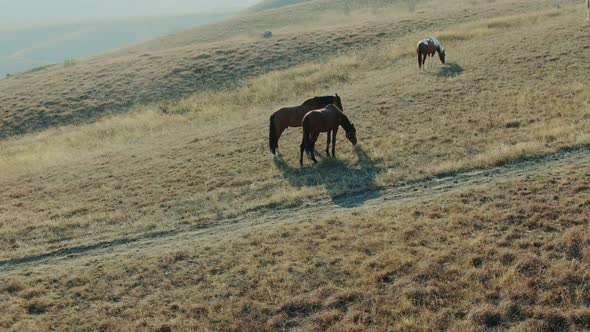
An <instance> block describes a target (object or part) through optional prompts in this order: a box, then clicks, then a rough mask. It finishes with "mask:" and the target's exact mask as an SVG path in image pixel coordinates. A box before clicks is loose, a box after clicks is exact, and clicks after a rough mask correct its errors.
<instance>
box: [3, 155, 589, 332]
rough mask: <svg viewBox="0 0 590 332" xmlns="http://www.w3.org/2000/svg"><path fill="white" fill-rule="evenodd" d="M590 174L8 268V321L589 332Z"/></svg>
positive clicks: (113, 326) (133, 326) (534, 177)
mask: <svg viewBox="0 0 590 332" xmlns="http://www.w3.org/2000/svg"><path fill="white" fill-rule="evenodd" d="M587 167H588V164H587V163H585V164H583V165H566V166H562V167H560V168H556V169H542V170H541V171H539V172H535V173H530V174H528V175H527V176H520V177H517V178H505V179H502V180H499V183H497V184H495V185H487V186H483V187H475V188H470V189H463V190H459V191H457V192H453V193H449V194H445V195H442V196H434V197H430V198H424V199H418V200H414V201H412V202H406V203H386V204H385V205H382V206H377V207H375V206H373V207H370V208H357V209H353V210H345V211H334V212H330V213H327V214H322V215H308V216H304V217H298V216H296V215H294V216H293V217H292V218H290V219H288V220H280V221H276V222H272V223H266V224H264V225H261V226H252V227H244V228H240V229H238V230H236V231H233V232H225V233H224V232H221V233H218V234H213V235H210V236H206V237H201V238H196V239H192V238H172V239H168V240H165V241H159V242H155V243H151V244H150V243H148V244H147V245H144V246H138V247H135V248H134V247H133V246H132V247H129V248H120V249H115V250H114V251H113V252H102V253H97V254H96V255H89V256H84V257H79V258H73V259H71V260H68V259H66V260H61V261H56V262H53V263H52V264H50V265H42V266H39V267H29V268H22V269H19V270H17V271H13V272H4V273H3V274H2V275H1V276H0V285H1V286H0V300H1V301H0V311H1V312H2V313H3V315H1V316H0V328H1V329H7V330H10V329H14V330H45V329H49V327H51V329H58V330H62V331H68V330H76V331H95V330H103V331H119V330H121V331H123V330H152V331H153V330H161V331H164V330H170V329H172V330H174V331H189V330H198V331H201V330H202V331H219V330H224V331H245V330H248V331H266V330H269V331H270V330H296V331H317V330H329V331H364V330H391V331H416V330H450V331H485V330H494V329H498V330H504V329H514V330H517V331H537V330H548V331H567V330H569V331H582V330H587V329H589V328H590V309H589V308H588V305H589V303H590V273H589V271H590V224H589V220H590V214H589V211H590V187H589V186H588V183H589V182H588V168H587ZM99 254H100V255H99Z"/></svg>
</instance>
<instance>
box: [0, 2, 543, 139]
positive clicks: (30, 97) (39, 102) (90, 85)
mask: <svg viewBox="0 0 590 332" xmlns="http://www.w3.org/2000/svg"><path fill="white" fill-rule="evenodd" d="M377 2H379V1H377ZM345 3H346V1H340V0H330V1H312V2H306V3H303V4H300V5H296V6H295V7H296V8H295V9H292V8H291V7H287V8H285V9H277V10H273V11H271V12H268V13H266V12H262V13H257V14H251V15H244V16H242V17H239V18H236V19H235V20H232V21H228V22H223V23H220V24H216V25H212V26H209V27H206V28H198V29H196V30H191V31H188V32H184V33H178V34H175V35H172V36H167V37H165V38H162V39H158V40H155V41H152V42H147V43H145V44H142V45H137V46H133V47H130V48H126V49H122V50H119V51H115V52H111V53H108V54H105V55H101V56H97V57H92V58H88V59H77V60H76V66H69V67H64V66H62V65H53V66H46V67H43V68H41V69H40V70H37V71H35V72H30V73H26V74H21V75H15V76H12V77H10V78H9V79H6V80H1V81H0V91H2V94H0V137H2V138H4V137H8V136H13V135H18V134H23V133H29V132H32V131H38V130H41V129H46V128H48V127H53V126H59V125H64V124H70V123H80V122H93V121H94V120H96V119H98V118H101V117H104V116H108V115H109V114H111V113H121V112H126V111H128V110H129V108H130V107H131V106H133V105H137V104H140V105H143V104H146V103H151V102H160V101H162V100H175V99H177V98H179V97H182V96H187V95H190V94H193V93H194V92H196V91H209V90H211V89H223V88H224V87H228V86H229V87H236V86H237V85H239V83H240V82H242V81H243V80H245V79H248V78H252V77H256V76H258V75H261V74H263V73H267V72H270V71H273V70H279V69H285V68H289V67H292V66H294V65H298V64H302V63H307V62H310V61H318V60H325V59H328V58H330V57H333V56H336V55H338V54H340V53H342V52H347V51H351V50H358V49H365V48H367V47H373V46H375V45H379V44H382V43H393V44H400V43H407V41H405V40H404V37H408V36H409V35H413V34H414V33H420V36H421V37H420V38H422V37H423V36H422V34H424V33H432V30H440V29H444V28H445V27H449V26H456V25H458V24H461V23H465V22H470V21H474V20H479V19H488V18H492V17H497V16H502V15H519V14H522V13H524V12H528V11H534V10H540V9H541V8H544V5H543V4H542V3H541V2H539V1H532V2H522V3H519V5H518V6H515V5H514V3H512V1H509V0H503V1H498V2H496V3H494V4H488V3H483V4H481V6H480V7H479V8H480V10H479V11H473V13H470V14H469V15H466V14H465V11H464V8H463V3H462V2H461V1H456V2H446V3H442V2H433V4H432V5H429V6H424V8H423V10H422V12H421V13H420V15H421V16H420V17H416V16H414V15H413V14H411V13H409V12H408V11H407V10H405V9H399V10H397V9H396V10H383V11H382V12H381V13H380V14H378V13H367V12H366V10H365V11H363V9H362V6H361V7H358V6H357V7H355V8H353V9H354V10H353V11H352V12H351V13H349V15H350V17H346V19H345V20H343V19H342V17H343V16H342V12H341V9H340V8H341V7H342V6H344V4H345ZM395 3H397V2H395ZM371 5H372V3H371V2H367V4H366V5H365V7H366V8H371ZM393 8H397V7H395V6H394V7H393ZM423 16H427V17H429V18H431V22H430V23H423V21H422V20H421V17H423ZM302 26H307V28H303V29H302V28H301V27H302ZM228 27H232V28H231V29H230V28H228ZM275 28H276V29H275ZM281 28H282V29H283V30H281ZM269 29H270V30H273V31H274V32H275V33H274V37H273V38H272V39H264V38H260V37H258V36H259V34H260V33H262V32H263V31H265V30H269ZM219 33H221V34H219ZM412 43H415V41H413V40H412Z"/></svg>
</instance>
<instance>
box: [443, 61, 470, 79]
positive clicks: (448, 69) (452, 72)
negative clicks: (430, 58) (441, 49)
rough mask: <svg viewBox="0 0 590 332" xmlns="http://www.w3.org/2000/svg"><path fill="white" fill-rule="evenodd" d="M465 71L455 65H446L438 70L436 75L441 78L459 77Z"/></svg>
mask: <svg viewBox="0 0 590 332" xmlns="http://www.w3.org/2000/svg"><path fill="white" fill-rule="evenodd" d="M464 71H465V69H463V67H461V65H459V64H457V63H447V64H446V65H444V66H442V67H440V68H439V69H438V72H437V75H438V76H441V77H455V76H459V75H461V74H462V73H463V72H464Z"/></svg>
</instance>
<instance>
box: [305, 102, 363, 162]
mask: <svg viewBox="0 0 590 332" xmlns="http://www.w3.org/2000/svg"><path fill="white" fill-rule="evenodd" d="M339 126H342V128H344V130H346V138H348V140H349V141H350V143H352V145H355V144H356V129H355V128H354V125H353V124H352V123H350V121H349V120H348V118H347V117H346V115H344V113H343V112H342V111H341V110H340V109H339V108H338V106H336V105H328V106H326V107H325V108H323V109H319V110H315V111H311V112H308V113H307V114H305V116H304V117H303V140H302V141H301V146H300V148H301V154H300V156H299V163H300V164H301V166H303V151H306V152H307V154H308V155H309V156H310V157H311V160H313V162H314V163H317V162H318V161H317V160H316V159H315V153H314V147H315V142H316V141H317V139H318V136H319V135H320V133H326V132H327V133H328V143H327V145H326V154H327V155H328V157H330V136H331V138H332V158H336V134H338V127H339ZM330 134H331V135H330Z"/></svg>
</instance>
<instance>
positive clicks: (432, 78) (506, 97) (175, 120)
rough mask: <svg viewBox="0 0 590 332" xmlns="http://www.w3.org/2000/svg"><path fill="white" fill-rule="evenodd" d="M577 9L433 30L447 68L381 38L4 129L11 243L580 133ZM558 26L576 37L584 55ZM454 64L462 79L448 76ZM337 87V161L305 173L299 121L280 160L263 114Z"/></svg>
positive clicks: (146, 226) (149, 221)
mask: <svg viewBox="0 0 590 332" xmlns="http://www.w3.org/2000/svg"><path fill="white" fill-rule="evenodd" d="M578 14H579V10H570V9H564V10H561V11H554V10H549V11H542V12H532V13H530V14H528V15H526V16H525V15H519V16H509V17H501V18H496V19H493V20H487V21H481V22H477V23H470V24H468V25H466V26H457V27H456V28H454V29H450V30H445V31H441V32H439V33H438V34H437V35H438V36H440V37H441V40H443V42H444V43H445V44H446V45H448V46H447V48H448V49H449V50H450V51H449V62H450V64H449V65H448V66H444V67H439V69H438V70H440V71H438V70H431V71H430V72H427V73H423V74H420V73H418V72H417V68H416V67H417V66H416V64H415V61H416V60H415V59H414V57H413V56H411V57H410V56H406V55H405V54H408V53H411V52H412V45H411V44H408V46H407V47H406V46H403V44H402V45H400V46H397V45H389V44H386V45H384V46H382V47H375V48H372V49H370V50H367V52H365V53H356V54H353V55H344V56H341V57H337V58H334V59H333V60H331V61H328V62H326V63H324V64H309V65H302V66H299V67H295V68H293V69H290V70H286V71H279V72H274V73H271V74H267V75H264V76H261V77H260V78H257V79H254V80H251V81H248V83H247V84H245V85H244V87H242V88H240V89H235V90H234V89H231V90H225V91H221V92H214V93H202V94H197V95H194V96H192V97H188V98H186V99H183V100H181V101H179V102H178V103H172V104H166V103H164V104H162V105H161V108H162V109H164V110H166V111H167V114H162V113H161V111H160V109H159V107H156V106H154V107H151V108H147V109H139V110H137V111H136V112H135V113H133V114H131V115H129V116H119V117H114V118H112V119H108V120H104V121H100V122H98V123H96V124H95V125H87V126H82V127H64V128H61V129H56V130H49V131H46V132H44V133H42V134H39V135H33V136H27V137H24V138H21V139H15V140H7V141H5V142H3V143H2V144H0V150H1V151H2V154H1V156H2V157H1V158H0V167H2V170H3V171H2V174H1V175H0V178H1V179H2V181H3V182H2V183H3V187H5V188H10V189H9V190H6V191H4V192H3V193H2V194H0V195H1V196H0V197H1V198H2V200H1V201H2V203H1V204H2V209H1V210H0V216H2V219H3V220H5V222H4V225H5V227H4V228H3V229H2V230H1V232H2V236H3V238H5V239H7V241H8V242H4V243H3V244H2V245H3V246H4V249H5V250H6V251H5V252H4V255H5V257H15V256H21V255H24V254H25V253H27V252H36V251H38V250H42V248H45V247H46V246H49V248H59V247H62V246H69V245H73V244H83V243H87V242H88V241H93V240H95V239H96V238H97V237H98V238H99V239H112V238H113V237H115V238H116V237H118V236H121V235H122V234H126V235H128V234H137V233H142V232H145V231H148V230H149V231H160V230H169V229H174V228H176V227H182V226H183V225H200V224H207V223H211V222H213V221H215V220H221V219H223V218H227V217H232V216H236V215H240V214H242V213H244V212H245V211H255V210H259V209H273V208H277V207H283V208H287V207H289V206H291V205H293V204H299V203H301V202H304V201H307V200H308V199H311V198H312V197H329V198H330V199H337V198H338V197H339V195H342V194H346V193H350V192H351V191H359V190H367V189H372V188H377V187H387V186H390V185H395V184H399V183H400V182H403V181H408V180H413V179H420V178H423V177H426V176H430V175H433V174H439V173H444V172H449V171H454V170H457V169H463V168H468V167H480V166H486V165H490V164H497V163H502V162H505V161H506V160H513V159H518V158H521V157H522V156H534V155H539V154H543V153H547V152H551V151H555V150H556V149H559V148H563V147H568V146H576V145H580V144H588V143H589V139H590V137H589V136H588V133H587V130H586V128H588V125H589V123H588V121H589V119H588V117H587V105H588V101H589V98H590V95H589V93H588V91H587V89H585V88H584V87H585V86H586V82H584V81H583V80H582V81H580V80H578V81H571V80H570V77H572V75H574V74H575V73H579V72H580V71H583V70H584V69H583V68H586V66H587V61H588V59H586V58H585V57H584V56H583V54H584V52H583V50H584V49H585V48H586V47H588V45H590V40H588V38H587V36H586V34H585V31H586V30H585V28H583V29H579V28H578V23H577V22H576V21H575V20H574V18H575V17H576V16H577V15H578ZM557 27H561V28H559V29H558V28H557ZM547 29H550V31H552V33H551V34H550V36H551V38H552V42H551V45H552V46H551V48H549V49H547V50H545V52H544V53H529V52H528V51H526V50H528V49H529V46H527V47H524V48H523V47H522V46H523V44H524V45H530V47H533V45H536V44H538V43H542V42H543V39H546V38H548V34H546V33H541V32H542V31H546V30H547ZM565 36H574V37H575V38H577V40H578V41H579V42H578V43H576V44H575V47H576V48H578V51H577V52H573V53H570V51H571V47H572V45H571V43H569V42H568V41H567V40H568V39H567V38H565ZM413 40H414V38H411V39H410V41H413ZM412 43H413V42H412ZM499 45H501V46H499ZM474 46H476V48H477V49H478V50H479V51H478V52H477V53H475V52H470V50H472V49H473V47H474ZM450 54H453V55H452V56H451V55H450ZM565 54H567V55H568V56H565ZM482 63H485V65H482ZM541 65H542V66H543V68H544V69H543V70H542V71H539V69H538V68H539V66H541ZM499 67H503V68H504V69H505V70H502V71H499V70H497V68H499ZM456 68H462V69H461V70H462V71H455V73H456V74H458V76H456V77H447V76H446V75H447V74H446V73H447V71H448V70H451V71H453V70H456ZM333 91H337V92H338V93H339V94H340V95H342V96H343V98H344V105H345V109H346V112H347V114H349V115H350V117H351V119H352V121H353V122H354V123H355V124H356V127H357V129H358V131H359V139H360V142H361V143H360V144H361V145H360V149H358V150H352V149H351V148H350V147H349V145H348V144H347V143H346V142H345V141H344V140H341V142H340V145H339V149H338V150H339V156H340V160H339V161H328V160H325V161H324V162H323V163H322V164H320V165H319V167H314V168H311V169H303V170H300V169H299V167H298V166H297V158H298V155H297V153H298V148H297V147H298V143H299V141H300V133H299V131H297V130H290V131H288V132H287V133H286V134H285V137H284V138H283V139H282V141H281V143H280V145H281V147H282V150H283V152H284V159H282V160H280V161H277V162H276V163H275V164H274V165H273V164H272V162H271V161H270V160H269V153H268V148H267V146H266V144H267V138H266V136H267V122H268V114H269V113H270V112H271V111H272V110H273V109H275V108H277V107H278V106H279V105H284V104H294V103H296V101H297V100H301V99H304V96H309V95H314V94H320V93H324V94H325V93H333ZM564 96H568V98H567V99H565V98H564ZM319 144H320V145H319V147H318V149H320V148H321V144H322V143H321V142H320V143H319ZM78 174H92V176H78ZM32 178H35V179H36V180H35V181H32V180H31V179H32ZM121 179H127V180H129V181H130V182H129V183H126V184H122V183H121ZM79 188H84V190H83V192H80V191H79ZM47 195H51V197H53V199H54V200H55V203H52V202H49V201H47V199H46V198H47ZM71 195H75V199H72V196H71ZM23 197H27V203H26V204H27V207H26V208H24V209H23V206H22V202H21V201H22V198H23ZM107 197H108V198H107ZM59 202H68V204H66V205H63V204H61V203H59ZM126 207H133V208H126ZM64 225H67V227H64ZM8 239H10V240H8ZM15 243H18V245H17V248H18V249H19V250H17V251H13V250H11V249H10V248H12V246H13V245H15Z"/></svg>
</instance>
